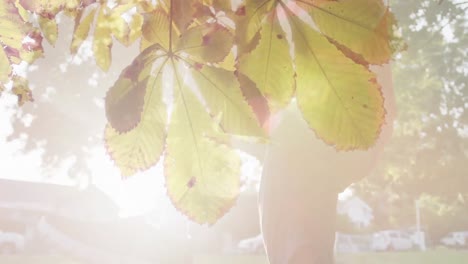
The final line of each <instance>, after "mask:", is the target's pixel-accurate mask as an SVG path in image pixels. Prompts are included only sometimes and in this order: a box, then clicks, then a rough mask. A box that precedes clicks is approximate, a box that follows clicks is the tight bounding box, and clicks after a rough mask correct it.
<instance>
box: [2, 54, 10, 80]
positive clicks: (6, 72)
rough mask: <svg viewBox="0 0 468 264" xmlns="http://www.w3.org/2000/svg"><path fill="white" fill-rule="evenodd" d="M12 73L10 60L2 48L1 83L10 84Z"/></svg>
mask: <svg viewBox="0 0 468 264" xmlns="http://www.w3.org/2000/svg"><path fill="white" fill-rule="evenodd" d="M10 73H11V67H10V60H9V59H8V56H7V54H6V53H5V50H4V49H3V48H0V83H6V82H8V79H9V76H10Z"/></svg>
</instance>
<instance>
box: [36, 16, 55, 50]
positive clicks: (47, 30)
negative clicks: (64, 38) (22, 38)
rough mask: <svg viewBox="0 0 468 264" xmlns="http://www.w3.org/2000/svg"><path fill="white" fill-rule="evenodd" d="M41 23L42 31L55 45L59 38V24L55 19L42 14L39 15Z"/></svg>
mask: <svg viewBox="0 0 468 264" xmlns="http://www.w3.org/2000/svg"><path fill="white" fill-rule="evenodd" d="M38 22H39V25H40V26H41V30H42V33H43V35H44V37H45V38H46V39H47V41H48V42H49V43H50V44H51V45H54V44H55V41H56V40H57V35H58V26H57V22H56V21H55V19H53V18H52V19H49V18H45V17H42V16H39V17H38Z"/></svg>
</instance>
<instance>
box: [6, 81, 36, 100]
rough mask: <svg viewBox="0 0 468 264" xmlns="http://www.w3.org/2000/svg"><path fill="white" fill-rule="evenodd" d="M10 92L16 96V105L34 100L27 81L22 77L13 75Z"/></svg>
mask: <svg viewBox="0 0 468 264" xmlns="http://www.w3.org/2000/svg"><path fill="white" fill-rule="evenodd" d="M11 91H12V93H13V94H14V95H16V96H17V97H18V105H19V106H23V105H24V104H25V103H27V102H34V99H33V96H32V92H31V90H30V89H29V84H28V81H27V80H26V79H24V78H22V77H18V76H15V77H13V88H12V89H11Z"/></svg>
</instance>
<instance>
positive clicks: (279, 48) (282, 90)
mask: <svg viewBox="0 0 468 264" xmlns="http://www.w3.org/2000/svg"><path fill="white" fill-rule="evenodd" d="M260 35H261V38H260V41H259V43H258V45H257V47H256V48H255V49H254V50H253V51H252V52H250V53H246V54H244V55H243V56H242V57H241V58H240V60H239V64H238V70H239V71H240V72H241V73H243V74H244V75H246V76H247V77H249V78H250V79H251V80H252V81H254V82H255V83H256V85H257V87H258V89H259V90H260V91H261V92H262V94H263V95H264V96H265V97H267V98H268V99H269V101H270V103H272V104H274V105H275V106H276V107H284V106H285V105H287V104H288V102H289V101H290V100H291V97H292V96H293V93H294V86H295V83H294V75H295V73H294V69H293V64H292V59H291V56H290V53H289V45H288V42H287V40H286V36H285V33H284V32H283V30H282V29H281V26H280V24H279V22H278V19H277V17H276V12H274V13H273V14H271V15H270V16H269V17H268V22H267V23H265V24H264V25H263V27H262V29H261V34H260Z"/></svg>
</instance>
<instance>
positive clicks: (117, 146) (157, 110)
mask: <svg viewBox="0 0 468 264" xmlns="http://www.w3.org/2000/svg"><path fill="white" fill-rule="evenodd" d="M161 82H162V78H161V75H160V74H158V76H157V77H151V78H148V79H145V81H144V82H143V83H145V84H146V90H147V91H148V92H147V93H146V95H145V103H144V108H143V112H142V114H141V121H140V122H139V123H138V125H137V126H136V127H135V128H134V129H132V130H130V131H129V132H127V133H119V132H118V131H117V130H115V129H113V128H112V126H111V125H107V127H106V131H105V135H104V139H105V142H106V146H107V151H108V153H109V155H110V156H111V157H112V159H113V160H115V163H116V165H117V166H118V167H119V169H120V171H121V173H122V175H123V176H131V175H133V174H135V173H136V172H138V171H141V170H146V169H149V168H150V167H151V166H153V165H155V164H156V163H157V162H158V160H159V158H160V157H161V155H162V152H163V150H164V143H165V137H166V131H165V125H166V111H167V110H166V107H165V105H164V103H163V101H162V89H161V88H162V84H161Z"/></svg>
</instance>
